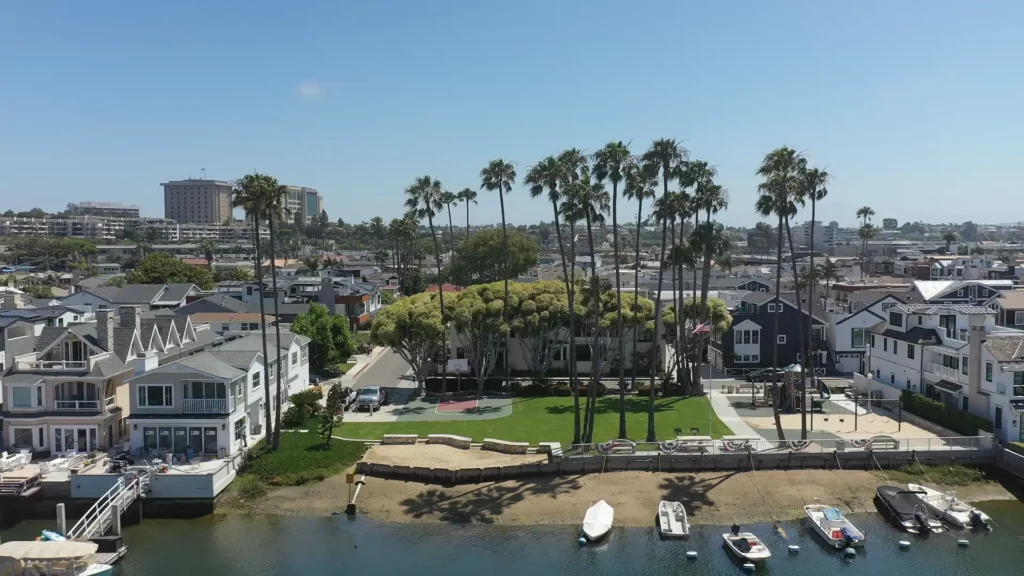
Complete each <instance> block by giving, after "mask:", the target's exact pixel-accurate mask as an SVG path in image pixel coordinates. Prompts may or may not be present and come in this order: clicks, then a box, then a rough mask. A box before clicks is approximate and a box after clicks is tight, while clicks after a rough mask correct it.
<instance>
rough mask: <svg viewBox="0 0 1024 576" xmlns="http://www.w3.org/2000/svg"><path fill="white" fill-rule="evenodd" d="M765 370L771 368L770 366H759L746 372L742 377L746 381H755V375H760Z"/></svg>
mask: <svg viewBox="0 0 1024 576" xmlns="http://www.w3.org/2000/svg"><path fill="white" fill-rule="evenodd" d="M766 370H771V368H761V369H759V370H751V371H750V372H747V375H746V376H745V377H744V380H746V381H747V382H757V377H758V376H760V375H761V374H762V373H763V372H765V371H766Z"/></svg>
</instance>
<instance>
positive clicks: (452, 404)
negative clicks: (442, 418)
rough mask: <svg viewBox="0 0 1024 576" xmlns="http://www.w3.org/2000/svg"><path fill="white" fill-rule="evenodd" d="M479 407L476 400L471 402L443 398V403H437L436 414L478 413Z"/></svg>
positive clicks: (470, 400)
mask: <svg viewBox="0 0 1024 576" xmlns="http://www.w3.org/2000/svg"><path fill="white" fill-rule="evenodd" d="M479 406H480V403H479V401H478V400H477V399H476V398H470V399H469V400H462V399H458V398H442V399H441V401H440V402H438V403H437V407H436V408H434V412H436V413H438V414H440V413H442V412H446V413H451V412H476V410H477V408H478V407H479Z"/></svg>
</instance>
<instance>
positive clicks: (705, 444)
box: [676, 436, 714, 452]
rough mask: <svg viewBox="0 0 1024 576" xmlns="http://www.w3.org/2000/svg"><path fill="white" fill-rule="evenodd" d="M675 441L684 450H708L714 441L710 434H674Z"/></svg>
mask: <svg viewBox="0 0 1024 576" xmlns="http://www.w3.org/2000/svg"><path fill="white" fill-rule="evenodd" d="M676 442H678V443H679V445H680V447H681V449H682V450H684V451H688V452H708V451H710V449H711V447H712V444H713V442H714V441H713V440H712V438H711V436H676Z"/></svg>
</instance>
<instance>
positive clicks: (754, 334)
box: [750, 330, 761, 344]
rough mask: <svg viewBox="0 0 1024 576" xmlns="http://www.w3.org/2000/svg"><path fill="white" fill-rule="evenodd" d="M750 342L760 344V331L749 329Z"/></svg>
mask: <svg viewBox="0 0 1024 576" xmlns="http://www.w3.org/2000/svg"><path fill="white" fill-rule="evenodd" d="M750 343H751V344H760V343H761V332H760V331H758V330H751V331H750Z"/></svg>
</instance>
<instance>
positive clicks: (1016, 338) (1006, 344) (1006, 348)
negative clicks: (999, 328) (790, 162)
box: [985, 332, 1024, 364]
mask: <svg viewBox="0 0 1024 576" xmlns="http://www.w3.org/2000/svg"><path fill="white" fill-rule="evenodd" d="M985 347H986V348H988V351H989V352H991V353H992V356H993V357H994V358H995V359H996V360H997V361H998V362H999V363H1000V364H1022V363H1024V332H1022V333H1021V334H1020V335H1016V334H1010V335H1004V334H999V333H994V334H989V335H988V339H987V340H986V341H985Z"/></svg>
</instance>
